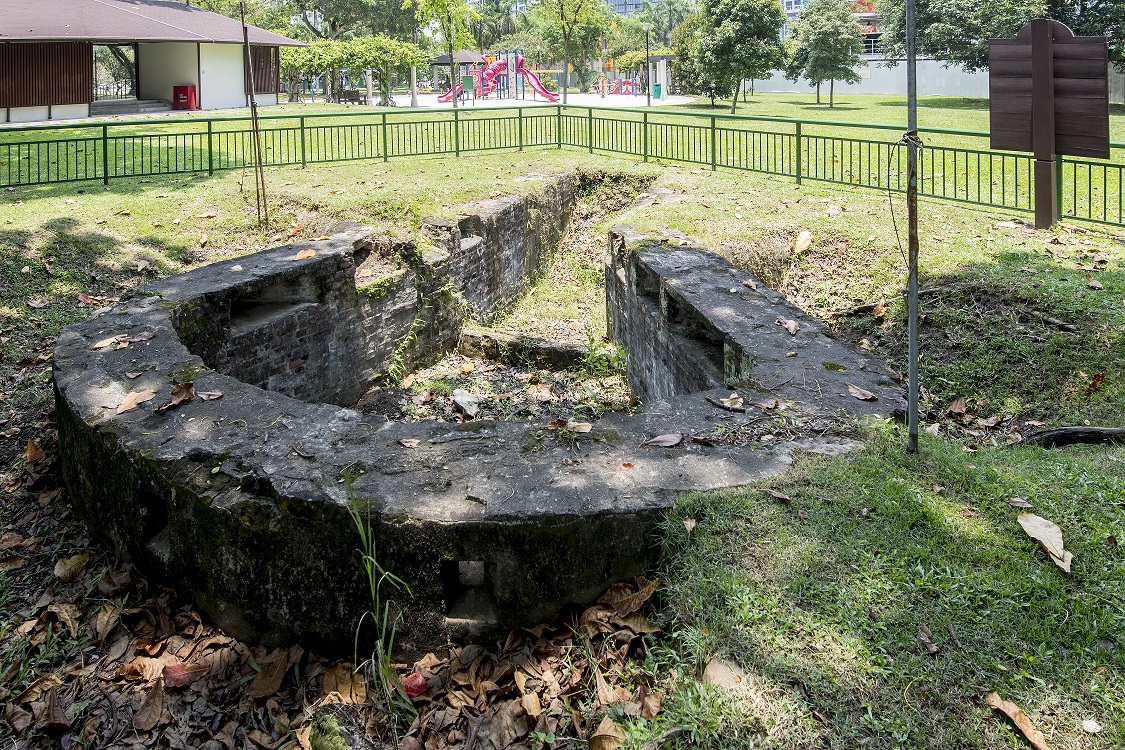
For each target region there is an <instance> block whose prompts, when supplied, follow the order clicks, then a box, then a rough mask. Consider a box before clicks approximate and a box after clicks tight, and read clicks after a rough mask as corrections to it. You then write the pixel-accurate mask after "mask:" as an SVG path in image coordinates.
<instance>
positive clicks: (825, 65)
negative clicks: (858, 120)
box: [785, 0, 863, 107]
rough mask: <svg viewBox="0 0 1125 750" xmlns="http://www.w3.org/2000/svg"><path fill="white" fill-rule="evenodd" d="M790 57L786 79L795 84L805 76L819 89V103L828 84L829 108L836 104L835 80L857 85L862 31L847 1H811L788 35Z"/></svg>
mask: <svg viewBox="0 0 1125 750" xmlns="http://www.w3.org/2000/svg"><path fill="white" fill-rule="evenodd" d="M789 44H790V56H789V63H788V65H787V66H786V69H785V77H786V78H788V79H789V80H791V81H796V80H797V79H798V78H801V77H802V76H803V77H804V78H805V79H806V80H807V81H808V82H809V83H812V84H813V85H815V86H816V102H817V104H819V103H820V84H822V83H824V82H825V81H828V82H829V94H828V106H829V107H832V106H834V105H835V88H836V86H835V84H836V81H846V82H848V83H855V82H857V81H859V75H858V74H857V73H856V72H855V68H856V66H857V65H860V64H861V63H862V62H863V60H862V59H861V58H860V56H859V53H860V52H862V51H863V31H862V30H861V29H860V26H859V23H858V22H857V21H856V20H855V19H854V18H852V4H851V3H850V2H848V0H809V1H808V3H806V4H805V7H804V9H803V10H802V11H801V15H800V16H799V17H798V19H797V23H796V24H794V26H793V30H792V33H791V34H790V36H789Z"/></svg>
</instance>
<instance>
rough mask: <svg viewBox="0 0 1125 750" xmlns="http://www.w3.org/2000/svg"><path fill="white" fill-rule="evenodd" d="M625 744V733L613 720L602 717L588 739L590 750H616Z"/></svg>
mask: <svg viewBox="0 0 1125 750" xmlns="http://www.w3.org/2000/svg"><path fill="white" fill-rule="evenodd" d="M624 742H625V732H624V731H622V729H621V727H620V726H618V725H617V722H615V721H614V720H613V719H611V718H609V717H608V716H606V717H604V718H603V719H602V721H601V723H600V724H598V728H597V729H596V730H594V735H593V736H592V737H591V738H590V750H617V748H619V747H621V746H622V745H623V744H624Z"/></svg>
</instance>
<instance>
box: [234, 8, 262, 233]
mask: <svg viewBox="0 0 1125 750" xmlns="http://www.w3.org/2000/svg"><path fill="white" fill-rule="evenodd" d="M238 9H239V12H240V14H241V15H242V44H243V49H245V50H246V81H245V83H246V94H247V96H249V97H250V127H251V131H252V137H253V141H254V201H255V208H256V209H257V211H258V223H259V224H269V221H270V209H269V204H268V203H266V169H265V167H264V166H262V131H261V130H260V129H259V127H258V100H257V97H255V95H254V60H253V56H252V55H251V54H250V30H249V29H247V27H246V3H245V2H239V3H238Z"/></svg>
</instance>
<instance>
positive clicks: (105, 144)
mask: <svg viewBox="0 0 1125 750" xmlns="http://www.w3.org/2000/svg"><path fill="white" fill-rule="evenodd" d="M102 184H103V185H108V184H109V126H108V125H102Z"/></svg>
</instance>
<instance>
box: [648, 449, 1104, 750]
mask: <svg viewBox="0 0 1125 750" xmlns="http://www.w3.org/2000/svg"><path fill="white" fill-rule="evenodd" d="M903 438H904V435H903V433H902V431H901V430H899V429H889V428H885V427H884V428H879V429H877V430H875V431H874V434H871V435H869V436H868V445H867V448H866V450H864V451H862V452H860V453H857V454H854V455H852V456H847V457H843V458H837V459H830V460H825V459H811V460H809V461H807V462H804V463H803V464H802V465H800V466H799V468H798V469H797V470H796V471H795V472H794V473H793V474H792V475H791V476H790V477H788V478H787V479H786V480H785V481H783V482H775V483H773V487H774V488H775V491H776V490H780V491H781V492H783V493H784V494H785V496H786V499H785V501H784V502H781V501H778V500H775V499H773V498H772V497H769V496H767V495H766V494H764V493H762V492H760V491H758V490H733V491H728V492H719V493H709V494H706V495H689V496H686V497H684V498H683V499H682V500H681V501H680V503H679V504H678V506H677V508H676V510H675V511H674V513H673V514H671V516H670V517H669V518H668V519H667V521H666V522H665V524H664V527H663V529H662V534H663V538H664V549H665V557H664V567H663V569H662V571H661V573H662V576H661V577H662V580H664V581H665V587H666V588H665V591H664V595H665V602H664V607H665V612H666V614H667V615H668V616H669V617H670V618H671V620H672V622H671V623H669V626H670V627H671V628H672V629H673V630H674V631H676V632H677V634H678V635H680V636H681V639H682V640H683V642H685V643H693V644H695V645H696V648H697V649H698V650H699V651H700V653H697V654H696V657H697V658H700V659H703V660H706V659H708V658H710V657H711V656H712V655H718V656H720V657H723V658H726V659H728V660H734V661H736V662H738V663H739V664H741V666H743V667H744V668H746V669H747V671H748V673H749V674H750V675H751V679H752V680H755V679H757V681H758V684H759V686H761V689H760V691H759V692H758V693H757V694H755V695H752V696H751V701H750V703H751V705H752V706H753V710H754V711H755V712H758V713H759V717H758V718H760V719H762V721H763V723H764V724H766V725H767V726H772V727H775V728H782V729H783V730H784V731H783V732H782V733H780V734H776V733H774V732H771V734H772V735H773V741H774V742H775V743H777V744H775V745H771V746H777V747H811V746H814V745H816V746H820V745H819V743H817V742H816V741H815V740H817V739H819V741H820V742H823V743H824V746H832V747H858V746H862V745H864V744H865V743H870V742H872V741H873V742H874V743H875V744H874V745H872V746H874V747H884V746H886V747H892V746H893V747H913V748H923V747H925V748H934V749H935V750H937V748H951V747H956V748H1006V747H1009V746H1010V745H1009V742H1011V741H1013V739H1014V735H1013V734H1012V730H1011V729H1010V728H1009V727H1008V726H1007V725H1006V724H1005V723H1004V722H1003V721H1002V719H998V718H997V717H995V716H993V715H991V714H990V713H989V712H987V710H984V711H982V710H981V704H980V703H979V696H980V695H981V693H982V692H983V691H984V690H987V689H995V690H998V691H1000V692H1001V694H1002V695H1004V696H1005V697H1007V698H1009V699H1011V700H1015V701H1016V702H1017V703H1019V704H1021V705H1022V706H1023V708H1024V709H1025V710H1026V711H1028V713H1029V714H1031V716H1032V717H1033V721H1036V723H1037V724H1038V725H1039V728H1041V729H1044V730H1045V731H1046V732H1047V734H1048V739H1049V740H1050V742H1051V744H1052V745H1053V746H1059V747H1068V748H1092V747H1109V746H1110V745H1109V744H1107V745H1099V744H1096V743H1097V740H1095V739H1092V738H1091V737H1089V736H1088V735H1084V734H1083V733H1082V731H1081V730H1080V729H1079V724H1080V723H1081V720H1082V719H1083V718H1085V717H1087V716H1097V717H1098V720H1099V721H1100V722H1101V723H1102V724H1103V726H1105V727H1106V737H1105V738H1104V739H1105V740H1106V741H1107V742H1109V743H1111V744H1112V742H1113V741H1114V738H1116V739H1118V740H1119V739H1121V738H1123V737H1125V709H1123V708H1122V705H1123V704H1122V702H1121V701H1122V700H1123V698H1125V695H1123V694H1122V688H1121V685H1122V684H1125V682H1123V679H1125V660H1122V659H1121V658H1119V657H1117V656H1116V653H1117V651H1118V650H1119V649H1121V648H1122V646H1123V645H1125V643H1123V642H1122V638H1121V636H1120V633H1121V632H1122V631H1121V627H1122V626H1125V609H1122V608H1120V607H1117V608H1116V609H1113V610H1112V611H1111V610H1110V609H1107V608H1106V607H1105V605H1104V600H1105V598H1106V597H1107V596H1110V595H1111V592H1112V591H1114V590H1115V589H1116V588H1117V587H1119V586H1121V585H1123V584H1125V558H1123V557H1122V554H1121V553H1120V552H1119V551H1118V549H1117V547H1115V546H1113V545H1111V544H1108V543H1106V542H1105V541H1104V540H1105V539H1106V536H1107V535H1108V534H1112V533H1114V530H1115V529H1117V528H1118V525H1119V518H1117V514H1116V511H1115V509H1114V507H1113V505H1114V504H1113V503H1112V502H1110V501H1108V498H1112V497H1120V496H1121V493H1123V492H1125V483H1123V481H1122V479H1121V477H1120V476H1119V474H1118V472H1116V471H1114V470H1113V465H1112V464H1111V463H1110V462H1109V461H1108V460H1105V459H1106V450H1105V449H1101V448H1079V449H1076V450H1074V451H1071V452H1069V453H1068V454H1066V455H1062V456H1059V455H1058V454H1052V453H1050V452H1048V451H1044V450H1041V449H1023V450H1015V451H1013V450H1009V449H1003V448H1000V449H996V450H993V451H987V450H982V451H980V452H977V453H974V454H965V453H963V452H962V451H961V449H960V446H959V445H957V444H950V443H945V442H942V441H938V440H935V439H928V438H927V439H924V441H923V451H922V453H921V455H920V456H917V457H915V456H907V455H906V454H905V453H904V451H903ZM1012 496H1019V497H1026V498H1030V499H1032V501H1033V503H1034V504H1035V506H1036V508H1037V509H1038V510H1037V512H1039V513H1042V514H1043V515H1044V516H1045V517H1049V518H1051V519H1053V520H1055V521H1056V522H1057V523H1059V524H1060V525H1061V526H1062V527H1063V528H1064V529H1066V532H1065V533H1066V534H1067V536H1066V539H1067V542H1066V544H1067V548H1068V549H1069V548H1072V549H1073V551H1074V553H1075V555H1076V560H1079V559H1080V560H1082V563H1081V569H1080V570H1079V569H1076V571H1075V574H1074V575H1072V576H1070V577H1068V576H1066V575H1065V574H1064V573H1062V572H1061V571H1060V570H1058V569H1056V568H1055V566H1053V565H1052V564H1051V562H1050V561H1049V560H1048V559H1047V558H1046V556H1045V555H1044V554H1043V553H1042V552H1041V551H1040V550H1039V549H1038V547H1037V546H1036V545H1035V543H1034V541H1032V540H1031V539H1028V538H1027V537H1026V536H1025V535H1024V534H1023V532H1022V531H1021V529H1020V527H1019V526H1018V525H1017V523H1016V520H1015V516H1016V514H1017V513H1018V510H1017V509H1015V508H1013V507H1012V506H1011V505H1009V504H1008V502H1007V498H1009V497H1012ZM1095 498H1101V499H1100V500H1098V499H1095ZM685 517H686V518H691V519H693V520H694V521H695V522H696V523H695V526H694V528H693V529H692V530H691V531H687V530H686V528H685V526H684V523H683V519H684V518H685ZM1064 625H1065V626H1064ZM927 639H929V641H930V642H931V643H933V644H934V645H935V646H936V649H931V648H930V647H929V645H928V644H927V642H926V640H927ZM1046 676H1049V679H1043V677H1046ZM1114 686H1116V687H1114ZM1102 691H1105V692H1104V693H1103V692H1102ZM775 694H777V695H780V696H781V698H778V697H775ZM790 697H796V698H798V699H799V702H800V703H803V704H804V706H805V710H804V711H802V712H801V713H802V714H804V719H803V720H802V718H801V717H800V716H798V717H796V718H794V717H793V716H792V715H790V716H786V715H784V714H785V710H784V709H783V708H781V707H779V706H778V705H777V703H778V701H779V700H781V699H786V698H790ZM790 713H791V712H790ZM809 714H812V715H811V716H810V715H809ZM816 714H820V717H819V718H814V717H816ZM669 720H674V718H672V717H670V719H669ZM724 744H725V743H724V742H723V738H721V737H720V738H719V740H718V742H717V743H715V745H714V746H716V747H720V746H724Z"/></svg>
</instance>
